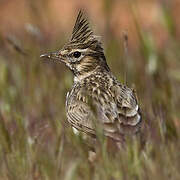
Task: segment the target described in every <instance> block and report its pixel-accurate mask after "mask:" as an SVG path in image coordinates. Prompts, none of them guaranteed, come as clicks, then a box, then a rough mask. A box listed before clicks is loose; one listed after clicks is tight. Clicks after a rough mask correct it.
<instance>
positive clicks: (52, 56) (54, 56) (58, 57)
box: [40, 52, 64, 62]
mask: <svg viewBox="0 0 180 180" xmlns="http://www.w3.org/2000/svg"><path fill="white" fill-rule="evenodd" d="M40 58H48V59H52V60H56V61H62V62H64V60H63V58H62V55H61V54H60V53H57V52H51V53H47V54H41V55H40Z"/></svg>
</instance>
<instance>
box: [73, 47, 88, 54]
mask: <svg viewBox="0 0 180 180" xmlns="http://www.w3.org/2000/svg"><path fill="white" fill-rule="evenodd" d="M87 50H88V48H86V49H73V50H72V51H71V53H73V52H76V51H79V52H86V51H87Z"/></svg>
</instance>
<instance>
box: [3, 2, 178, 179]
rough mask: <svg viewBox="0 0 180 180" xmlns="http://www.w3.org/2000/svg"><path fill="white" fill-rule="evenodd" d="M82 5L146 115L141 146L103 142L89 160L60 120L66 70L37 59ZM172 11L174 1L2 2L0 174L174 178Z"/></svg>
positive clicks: (53, 46) (58, 42) (56, 43)
mask: <svg viewBox="0 0 180 180" xmlns="http://www.w3.org/2000/svg"><path fill="white" fill-rule="evenodd" d="M80 9H83V11H84V14H85V16H86V17H88V20H89V22H90V26H91V27H92V29H93V31H94V33H95V34H96V35H100V36H101V37H102V41H103V46H104V49H105V55H106V58H107V62H108V64H109V66H110V68H111V70H112V72H113V73H114V75H115V76H116V77H117V78H118V79H119V80H120V81H121V82H123V83H126V84H127V85H128V86H129V87H132V88H135V89H136V92H137V96H138V99H139V103H140V105H141V108H142V114H143V119H144V121H145V125H144V127H143V137H144V142H146V143H145V145H144V147H143V148H142V147H141V145H140V144H141V143H140V142H139V141H132V142H130V143H129V144H128V145H127V148H126V150H125V151H122V152H116V153H115V154H114V153H109V152H107V150H106V148H104V147H105V146H104V144H105V143H106V141H105V140H103V141H100V146H99V148H98V152H99V153H98V158H97V160H96V163H89V161H88V147H87V145H86V144H84V141H83V139H82V137H81V135H79V136H75V135H74V134H73V132H72V129H71V127H70V126H69V124H68V123H67V121H66V116H65V96H66V93H67V91H68V90H69V89H70V88H71V86H72V81H73V76H72V74H71V72H70V71H69V70H68V69H67V68H66V67H65V66H64V64H57V63H53V62H50V61H48V60H42V59H40V58H39V56H40V54H42V53H46V52H51V51H56V50H58V49H60V48H61V47H62V46H63V44H64V43H66V42H67V41H68V40H69V38H70V36H71V32H72V28H73V26H74V22H75V20H76V16H77V14H78V11H79V10H80ZM179 12H180V1H179V0H173V1H171V0H134V1H131V0H127V1H123V0H111V1H110V0H99V1H96V0H91V1H90V0H86V1H81V0H68V1H66V0H61V1H60V0H38V1H37V0H0V21H1V25H0V179H3V180H5V179H13V180H14V179H18V180H19V179H65V180H70V179H78V180H79V179H90V180H91V179H95V180H96V179H97V180H99V179H108V180H110V179H112V180H116V179H118V180H119V179H123V180H124V179H173V180H174V179H180V172H179V169H180V161H178V159H180V151H179V149H180V139H179V136H180V133H179V132H180V109H179V107H180V22H179V16H180V13H179ZM127 172H128V173H127Z"/></svg>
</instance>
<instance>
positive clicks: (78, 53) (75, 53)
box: [73, 51, 81, 58]
mask: <svg viewBox="0 0 180 180" xmlns="http://www.w3.org/2000/svg"><path fill="white" fill-rule="evenodd" d="M73 56H74V57H75V58H79V57H80V56H81V53H80V52H79V51H75V52H74V53H73Z"/></svg>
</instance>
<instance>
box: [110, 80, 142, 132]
mask: <svg viewBox="0 0 180 180" xmlns="http://www.w3.org/2000/svg"><path fill="white" fill-rule="evenodd" d="M112 92H113V95H114V101H115V103H116V107H117V112H118V121H119V123H120V125H119V129H120V130H121V131H123V132H127V133H128V132H130V133H131V132H137V131H138V130H139V128H140V124H141V114H140V109H139V106H138V104H137V99H136V95H135V93H134V92H133V90H132V89H130V88H128V87H126V86H122V85H121V84H117V85H115V86H113V87H112Z"/></svg>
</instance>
